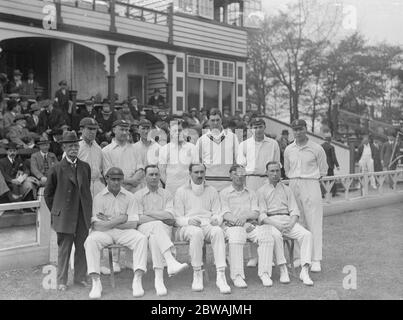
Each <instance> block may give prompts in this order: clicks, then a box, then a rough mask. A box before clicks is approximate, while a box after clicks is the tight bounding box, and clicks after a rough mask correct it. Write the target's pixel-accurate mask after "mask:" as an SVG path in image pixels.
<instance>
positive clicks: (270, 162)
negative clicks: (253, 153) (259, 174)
mask: <svg viewBox="0 0 403 320" xmlns="http://www.w3.org/2000/svg"><path fill="white" fill-rule="evenodd" d="M272 164H276V165H278V166H279V167H280V168H281V163H280V162H278V161H269V162H268V163H266V171H267V168H268V167H269V166H271V165H272Z"/></svg>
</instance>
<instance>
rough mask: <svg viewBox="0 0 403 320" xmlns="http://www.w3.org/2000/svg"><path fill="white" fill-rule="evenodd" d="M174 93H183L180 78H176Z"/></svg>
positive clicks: (181, 79)
mask: <svg viewBox="0 0 403 320" xmlns="http://www.w3.org/2000/svg"><path fill="white" fill-rule="evenodd" d="M176 91H178V92H182V91H183V78H182V77H177V78H176Z"/></svg>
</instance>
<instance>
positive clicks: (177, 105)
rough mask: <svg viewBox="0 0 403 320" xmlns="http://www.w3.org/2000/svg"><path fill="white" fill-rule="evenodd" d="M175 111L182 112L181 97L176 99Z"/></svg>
mask: <svg viewBox="0 0 403 320" xmlns="http://www.w3.org/2000/svg"><path fill="white" fill-rule="evenodd" d="M176 110H178V111H183V97H176Z"/></svg>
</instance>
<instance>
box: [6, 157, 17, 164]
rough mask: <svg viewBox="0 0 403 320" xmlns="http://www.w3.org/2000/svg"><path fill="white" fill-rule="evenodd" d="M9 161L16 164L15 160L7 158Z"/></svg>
mask: <svg viewBox="0 0 403 320" xmlns="http://www.w3.org/2000/svg"><path fill="white" fill-rule="evenodd" d="M7 158H8V160H10V162H11V163H14V162H15V159H14V160H13V159H12V158H11V157H9V156H7Z"/></svg>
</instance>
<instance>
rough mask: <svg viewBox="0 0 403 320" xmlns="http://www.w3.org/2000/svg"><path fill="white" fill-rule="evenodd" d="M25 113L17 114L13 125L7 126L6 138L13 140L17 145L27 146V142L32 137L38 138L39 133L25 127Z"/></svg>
mask: <svg viewBox="0 0 403 320" xmlns="http://www.w3.org/2000/svg"><path fill="white" fill-rule="evenodd" d="M26 124H27V123H26V121H25V115H23V114H18V115H17V116H16V117H15V119H14V125H12V126H11V127H10V128H9V131H8V134H7V138H8V139H9V140H10V141H12V142H14V143H15V144H16V145H17V146H19V147H22V148H28V145H27V142H28V140H30V139H31V138H32V137H34V138H39V135H37V134H35V133H33V132H30V131H29V130H28V129H27V128H26Z"/></svg>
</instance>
